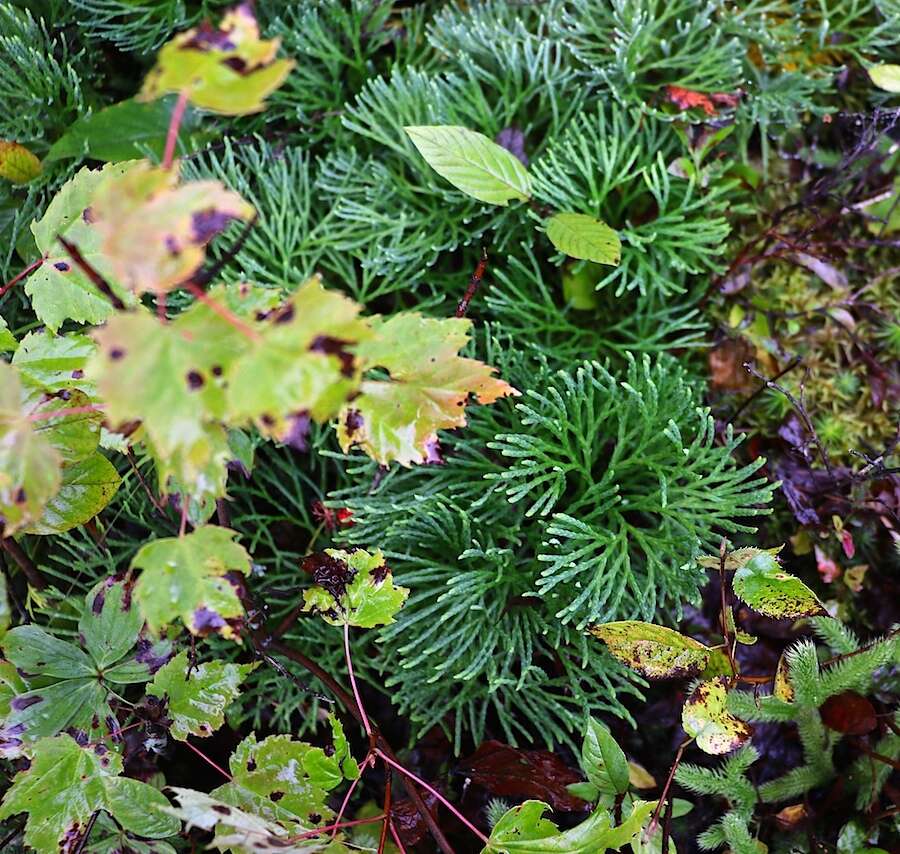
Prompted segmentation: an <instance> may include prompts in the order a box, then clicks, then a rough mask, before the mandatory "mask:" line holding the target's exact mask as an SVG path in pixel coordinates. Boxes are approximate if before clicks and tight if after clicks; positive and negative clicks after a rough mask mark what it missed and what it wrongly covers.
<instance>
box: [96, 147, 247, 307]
mask: <svg viewBox="0 0 900 854" xmlns="http://www.w3.org/2000/svg"><path fill="white" fill-rule="evenodd" d="M91 211H92V214H93V217H94V219H95V225H94V228H95V230H96V231H97V233H98V234H99V235H100V237H101V240H102V242H101V244H100V249H101V251H102V252H103V254H104V256H105V257H106V260H107V262H108V264H109V268H110V270H112V272H113V276H114V277H115V278H116V280H117V281H118V282H120V283H121V284H122V285H124V286H125V287H127V288H130V289H131V290H132V291H134V292H135V293H138V294H141V293H145V292H148V291H149V292H152V293H158V292H161V291H168V290H170V289H171V288H173V287H175V286H176V285H178V284H180V283H182V282H184V281H186V280H187V279H189V278H190V277H191V276H192V275H193V274H194V273H195V272H196V271H197V270H198V269H199V268H200V267H201V266H202V264H203V262H204V260H205V259H206V244H207V243H209V241H210V240H212V239H213V237H215V236H216V235H217V234H219V233H220V232H221V231H223V230H224V229H225V228H226V226H227V225H228V223H230V222H231V221H232V220H235V219H239V220H249V219H252V218H253V217H254V216H255V213H256V212H255V210H254V208H253V205H251V204H248V203H247V202H245V201H244V200H243V199H242V198H241V197H240V196H239V195H238V194H237V193H235V192H233V191H231V190H226V189H225V187H223V186H222V184H220V183H219V182H218V181H189V182H187V183H179V176H178V168H177V166H176V167H174V168H172V169H164V168H162V167H160V166H154V165H153V164H152V163H150V162H149V161H147V160H142V161H138V162H137V163H135V164H134V165H133V166H132V167H131V168H130V169H129V170H128V171H127V172H124V173H121V174H116V173H112V174H109V175H107V176H106V177H105V178H104V179H103V180H102V181H101V182H100V183H99V184H98V186H97V188H96V191H95V194H94V198H93V201H92V203H91Z"/></svg>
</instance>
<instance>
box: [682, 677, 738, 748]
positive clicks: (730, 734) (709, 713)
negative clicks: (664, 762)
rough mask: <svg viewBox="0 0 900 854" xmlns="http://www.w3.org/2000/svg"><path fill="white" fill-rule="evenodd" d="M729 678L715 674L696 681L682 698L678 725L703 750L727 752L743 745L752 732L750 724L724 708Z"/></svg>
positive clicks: (725, 706)
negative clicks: (688, 694) (688, 692)
mask: <svg viewBox="0 0 900 854" xmlns="http://www.w3.org/2000/svg"><path fill="white" fill-rule="evenodd" d="M727 698H728V680H727V679H726V678H725V677H724V676H717V677H716V678H715V679H710V680H709V681H706V682H700V683H698V685H697V687H696V688H695V689H694V690H693V692H692V693H691V695H690V696H689V697H688V698H687V700H685V703H684V707H683V708H682V710H681V725H682V727H683V728H684V731H685V732H686V733H687V734H688V735H690V736H693V737H694V738H695V739H696V741H697V747H699V748H700V749H701V750H702V751H704V752H705V753H711V754H713V755H720V754H722V753H730V752H731V751H732V750H736V749H737V748H738V747H740V746H741V745H742V744H744V743H745V742H746V741H747V740H748V739H749V738H750V736H751V735H752V734H753V729H752V728H751V727H750V725H749V724H747V723H745V722H744V721H742V720H740V719H739V718H736V717H735V716H734V715H732V714H731V713H730V712H729V711H728V708H727Z"/></svg>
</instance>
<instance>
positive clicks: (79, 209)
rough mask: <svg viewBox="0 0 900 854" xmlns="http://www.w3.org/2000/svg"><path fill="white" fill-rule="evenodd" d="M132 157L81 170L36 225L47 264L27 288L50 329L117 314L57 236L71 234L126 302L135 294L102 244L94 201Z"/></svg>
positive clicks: (131, 302) (70, 238)
mask: <svg viewBox="0 0 900 854" xmlns="http://www.w3.org/2000/svg"><path fill="white" fill-rule="evenodd" d="M133 166H134V162H133V161H129V162H125V163H109V164H107V165H106V166H104V167H103V168H102V169H99V170H91V169H88V168H84V169H81V170H80V171H79V172H77V173H76V174H75V176H74V177H73V178H71V179H69V180H68V181H66V183H65V184H63V185H62V187H61V188H60V189H59V191H58V192H57V194H56V195H55V196H54V197H53V200H52V201H51V202H50V204H49V206H48V207H47V209H46V211H44V215H43V216H42V217H41V218H40V220H38V221H37V222H33V223H32V224H31V232H32V234H33V235H34V240H35V243H36V244H37V248H38V251H39V252H40V253H41V254H42V255H43V256H44V263H43V264H41V266H40V267H38V269H37V270H36V271H35V272H34V273H32V274H31V276H30V277H29V279H28V281H27V282H26V284H25V292H26V293H27V294H28V295H29V296H30V297H31V307H32V308H33V309H34V312H35V314H36V315H37V316H38V318H39V319H40V321H41V322H42V323H44V324H45V325H46V326H47V328H48V329H50V330H51V331H53V332H56V331H57V330H58V329H59V327H60V326H61V325H62V323H63V321H65V320H74V321H75V322H76V323H103V321H104V320H106V319H107V318H108V317H110V316H111V315H112V313H113V307H112V305H111V304H110V302H109V300H108V299H107V298H106V297H105V296H103V294H101V293H100V292H99V291H98V290H97V288H96V287H95V286H94V285H93V284H92V283H91V281H90V279H89V278H88V277H87V275H86V274H85V273H84V271H83V270H82V269H81V267H79V266H78V265H77V264H76V263H75V262H74V261H73V260H72V259H71V257H70V256H69V253H68V252H67V251H66V249H65V247H63V245H62V244H61V243H60V242H59V241H58V240H57V239H56V238H57V237H58V236H60V235H61V236H62V237H64V238H66V240H68V241H69V242H71V243H73V244H74V245H75V246H76V247H78V250H79V252H81V254H82V256H83V257H84V259H85V261H87V262H88V263H89V264H90V265H91V266H92V267H93V268H94V269H95V270H97V272H98V273H100V275H102V276H103V277H104V278H106V279H107V281H109V283H110V286H111V287H112V289H113V290H114V291H115V293H116V294H117V295H118V296H119V298H120V299H122V300H123V302H125V303H126V305H134V298H133V297H132V296H131V295H130V294H128V293H127V292H126V291H125V290H123V289H121V288H120V287H119V286H118V284H117V283H116V282H115V281H113V277H112V274H111V268H110V266H109V263H108V261H107V259H106V257H105V255H104V254H103V251H102V249H101V246H100V244H101V235H100V234H99V232H98V231H97V229H96V228H94V226H93V212H92V208H91V203H92V201H93V197H94V192H95V190H96V189H97V186H98V185H99V184H100V183H101V182H102V181H104V180H105V179H106V178H107V177H110V176H117V175H123V174H125V173H126V172H127V171H128V170H129V169H131V168H132V167H133Z"/></svg>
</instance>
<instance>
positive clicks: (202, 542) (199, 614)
mask: <svg viewBox="0 0 900 854" xmlns="http://www.w3.org/2000/svg"><path fill="white" fill-rule="evenodd" d="M236 536H237V534H236V533H235V532H234V531H231V530H229V529H228V528H220V527H217V526H215V525H205V526H203V527H201V528H197V529H196V530H195V531H193V532H192V533H190V534H186V535H184V536H183V537H169V538H166V539H162V540H153V541H151V542H149V543H147V544H146V545H144V546H142V547H141V549H140V551H138V553H137V554H136V555H135V556H134V558H133V559H132V561H131V566H132V568H133V569H141V570H143V572H142V573H141V575H140V577H139V578H138V580H137V582H136V583H135V586H134V601H135V602H136V603H137V605H138V607H139V608H140V610H141V613H142V614H143V616H144V619H145V620H146V621H147V625H148V626H149V627H150V629H151V630H152V631H154V632H158V631H159V630H160V629H162V628H164V627H165V626H167V625H169V624H170V623H172V622H173V621H174V620H176V619H178V618H180V619H181V620H182V622H183V623H184V624H185V626H187V628H188V629H189V630H190V631H191V632H192V633H193V634H195V635H205V634H209V633H211V632H218V633H219V634H220V635H222V637H226V638H231V637H234V628H233V626H232V625H231V623H230V622H229V621H235V620H239V619H240V618H241V617H243V615H244V608H243V606H242V605H241V600H240V598H239V597H238V593H237V590H236V589H235V586H234V584H233V583H232V582H231V581H230V580H229V579H228V578H226V577H225V574H226V573H227V572H240V573H244V574H245V575H246V574H247V573H248V572H249V571H250V555H248V554H247V552H246V551H245V550H244V547H243V546H241V545H239V544H238V543H236V542H234V538H235V537H236Z"/></svg>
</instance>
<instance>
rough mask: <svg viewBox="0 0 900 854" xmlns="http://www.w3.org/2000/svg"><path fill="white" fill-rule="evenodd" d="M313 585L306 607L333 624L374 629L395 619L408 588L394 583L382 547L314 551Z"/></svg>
mask: <svg viewBox="0 0 900 854" xmlns="http://www.w3.org/2000/svg"><path fill="white" fill-rule="evenodd" d="M306 566H308V567H309V568H311V569H312V573H313V580H314V581H315V582H316V584H315V586H314V587H310V588H309V589H308V590H304V591H303V610H304V611H311V612H313V613H316V614H319V616H321V617H322V619H323V620H325V622H326V623H329V624H330V625H332V626H343V625H348V626H356V627H357V628H361V629H371V628H374V627H375V626H384V625H387V624H388V623H393V622H394V615H395V614H396V613H397V612H398V611H399V610H400V609H401V608H402V607H403V603H404V602H405V601H406V597H407V596H409V590H408V589H407V588H406V587H397V586H395V585H394V579H393V576H392V575H391V570H390V568H389V567H388V566H387V564H385V562H384V555H382V553H381V550H380V549H376V551H375V552H373V553H371V554H370V553H369V552H367V551H365V550H364V549H356V550H355V551H352V552H348V551H341V550H339V549H326V550H325V553H324V554H321V555H311V556H310V557H309V558H307V563H306Z"/></svg>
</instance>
